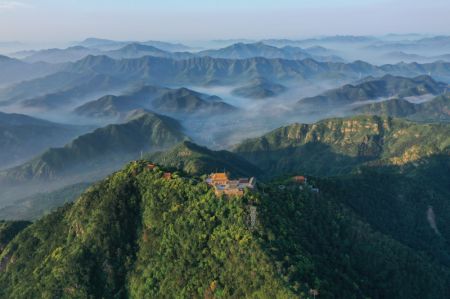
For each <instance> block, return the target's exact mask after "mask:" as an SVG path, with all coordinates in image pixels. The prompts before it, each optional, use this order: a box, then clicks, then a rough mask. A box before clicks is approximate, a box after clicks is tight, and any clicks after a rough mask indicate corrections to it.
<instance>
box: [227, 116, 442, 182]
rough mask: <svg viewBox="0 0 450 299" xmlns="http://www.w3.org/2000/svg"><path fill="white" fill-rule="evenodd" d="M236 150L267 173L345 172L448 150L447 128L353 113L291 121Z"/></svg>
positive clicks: (243, 143)
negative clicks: (324, 118) (313, 119)
mask: <svg viewBox="0 0 450 299" xmlns="http://www.w3.org/2000/svg"><path fill="white" fill-rule="evenodd" d="M235 152H236V153H237V154H239V155H241V156H242V157H244V158H246V159H247V160H249V161H250V162H252V163H254V164H255V165H257V166H258V167H260V168H261V169H263V170H264V171H265V172H266V173H269V174H271V175H274V174H278V175H283V174H286V173H304V174H313V175H334V174H346V173H349V172H351V171H352V170H354V169H355V167H358V166H361V165H364V164H367V163H370V164H388V165H391V164H393V165H402V164H405V163H409V162H413V161H418V160H419V159H420V158H423V157H427V156H431V155H433V154H441V153H442V154H443V153H446V154H448V153H449V152H450V126H449V125H445V124H418V123H413V122H410V121H406V120H401V119H395V118H389V117H378V116H356V117H351V118H338V119H328V120H323V121H320V122H318V123H315V124H293V125H290V126H286V127H282V128H279V129H276V130H274V131H272V132H270V133H268V134H266V135H264V136H262V137H259V138H255V139H249V140H246V141H244V142H242V143H241V144H240V145H238V146H237V147H236V148H235Z"/></svg>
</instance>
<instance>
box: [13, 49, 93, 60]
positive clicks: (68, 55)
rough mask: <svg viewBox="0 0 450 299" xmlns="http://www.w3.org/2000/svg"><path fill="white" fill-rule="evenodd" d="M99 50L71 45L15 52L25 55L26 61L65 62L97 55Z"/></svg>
mask: <svg viewBox="0 0 450 299" xmlns="http://www.w3.org/2000/svg"><path fill="white" fill-rule="evenodd" d="M100 53H101V52H100V51H99V50H95V49H91V48H86V47H82V46H73V47H69V48H66V49H56V48H55V49H45V50H39V51H32V52H30V53H20V52H19V53H15V54H13V55H19V56H23V55H24V54H25V55H26V54H29V55H26V56H25V57H23V58H22V60H23V61H26V62H31V63H33V62H48V63H65V62H70V61H77V60H80V59H82V58H84V57H86V56H88V55H99V54H100Z"/></svg>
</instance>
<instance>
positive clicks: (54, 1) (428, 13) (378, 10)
mask: <svg viewBox="0 0 450 299" xmlns="http://www.w3.org/2000/svg"><path fill="white" fill-rule="evenodd" d="M449 15H450V0H428V1H426V0H425V1H424V0H273V1H269V0H222V1H217V0H216V1H215V0H161V1H154V0H145V1H144V0H126V1H125V0H120V1H119V0H0V41H11V40H14V41H15V40H19V41H38V40H43V41H48V42H50V41H74V40H80V39H84V38H85V37H92V36H95V37H103V38H113V39H126V40H146V39H163V40H198V39H214V38H217V39H222V38H269V37H287V38H293V37H304V36H314V35H335V34H341V35H343V34H361V35H362V34H385V33H391V32H394V33H411V32H418V33H433V34H448V33H450V32H449V30H450V17H449Z"/></svg>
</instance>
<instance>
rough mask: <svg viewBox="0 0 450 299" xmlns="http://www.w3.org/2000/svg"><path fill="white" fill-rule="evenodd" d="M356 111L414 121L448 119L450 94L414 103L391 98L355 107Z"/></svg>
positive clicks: (449, 115)
mask: <svg viewBox="0 0 450 299" xmlns="http://www.w3.org/2000/svg"><path fill="white" fill-rule="evenodd" d="M354 112H356V113H365V114H373V115H384V116H393V117H406V118H408V119H411V120H415V121H434V122H441V121H447V122H448V121H450V94H448V93H447V94H445V95H440V96H438V97H436V98H434V99H432V100H430V101H427V102H423V103H418V104H414V103H411V102H409V101H407V100H403V99H392V100H387V101H382V102H377V103H372V104H367V105H363V106H361V107H358V108H355V109H354Z"/></svg>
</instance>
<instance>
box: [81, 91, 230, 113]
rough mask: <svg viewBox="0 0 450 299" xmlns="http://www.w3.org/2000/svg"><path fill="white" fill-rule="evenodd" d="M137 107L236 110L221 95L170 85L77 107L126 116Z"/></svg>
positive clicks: (172, 110) (175, 110)
mask: <svg viewBox="0 0 450 299" xmlns="http://www.w3.org/2000/svg"><path fill="white" fill-rule="evenodd" d="M134 109H150V110H152V111H156V112H159V113H169V114H204V113H208V114H211V113H212V114H217V113H227V112H231V111H234V110H235V108H234V107H233V106H231V105H228V104H226V103H225V102H223V101H222V99H221V98H219V97H216V96H209V95H206V94H202V93H198V92H196V91H193V90H190V89H187V88H178V89H170V88H165V87H158V86H150V85H146V86H143V87H140V88H138V89H136V90H135V91H133V92H131V93H129V94H126V95H122V96H112V95H107V96H104V97H101V98H100V99H98V100H95V101H91V102H88V103H86V104H84V105H81V106H80V107H77V108H76V109H75V111H74V112H75V113H76V114H77V115H81V116H86V117H119V118H120V117H123V116H124V115H126V114H127V113H128V112H130V111H131V110H134Z"/></svg>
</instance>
